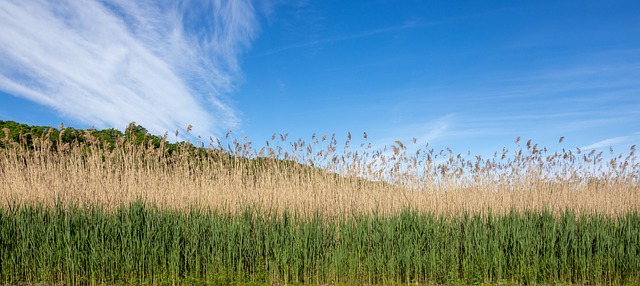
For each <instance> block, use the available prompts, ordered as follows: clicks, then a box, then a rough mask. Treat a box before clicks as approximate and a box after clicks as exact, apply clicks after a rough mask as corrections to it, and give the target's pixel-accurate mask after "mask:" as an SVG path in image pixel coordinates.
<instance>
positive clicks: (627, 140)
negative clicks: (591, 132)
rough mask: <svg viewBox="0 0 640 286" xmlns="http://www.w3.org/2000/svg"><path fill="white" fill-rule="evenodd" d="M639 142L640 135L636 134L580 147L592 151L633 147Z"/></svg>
mask: <svg viewBox="0 0 640 286" xmlns="http://www.w3.org/2000/svg"><path fill="white" fill-rule="evenodd" d="M638 141H640V133H634V134H631V135H627V136H619V137H613V138H607V139H604V140H601V141H598V142H595V143H593V144H590V145H587V146H582V147H580V149H582V150H591V149H600V148H608V147H612V146H616V145H631V144H635V143H638Z"/></svg>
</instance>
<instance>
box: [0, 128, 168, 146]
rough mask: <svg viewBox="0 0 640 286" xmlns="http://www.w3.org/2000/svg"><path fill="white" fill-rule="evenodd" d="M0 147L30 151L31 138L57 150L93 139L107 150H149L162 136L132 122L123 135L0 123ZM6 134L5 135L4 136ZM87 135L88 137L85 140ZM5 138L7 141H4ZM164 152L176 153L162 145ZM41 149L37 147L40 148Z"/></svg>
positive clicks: (158, 142) (101, 131) (105, 130)
mask: <svg viewBox="0 0 640 286" xmlns="http://www.w3.org/2000/svg"><path fill="white" fill-rule="evenodd" d="M0 131H2V132H0V148H4V147H5V144H7V142H17V143H19V144H22V145H24V146H25V147H27V148H34V139H36V138H37V139H41V140H49V141H50V143H51V144H50V146H51V148H52V149H54V150H55V149H57V148H58V146H60V144H69V145H70V144H82V143H85V142H87V141H89V140H90V139H94V140H97V142H96V143H98V144H100V145H101V146H105V147H107V148H109V149H113V148H115V147H116V144H117V143H118V141H119V140H121V139H122V140H124V141H128V142H131V143H133V144H134V145H138V146H140V145H145V144H146V145H145V146H148V147H153V148H160V145H161V142H162V141H163V140H162V137H160V136H157V135H151V134H149V133H148V132H147V129H145V128H144V127H142V126H140V125H136V124H135V123H131V124H130V125H129V126H128V127H127V129H126V130H125V133H122V132H120V131H119V130H116V129H104V130H95V129H86V130H85V129H74V128H70V127H62V126H61V129H60V130H58V129H56V128H53V127H46V126H31V125H27V124H20V123H17V122H13V121H2V120H0ZM7 135H8V136H7ZM88 136H90V137H91V138H88ZM7 137H8V138H7ZM164 144H165V146H164V147H165V149H166V150H168V152H173V151H175V150H176V148H177V147H176V144H172V143H167V142H164ZM40 146H41V145H40Z"/></svg>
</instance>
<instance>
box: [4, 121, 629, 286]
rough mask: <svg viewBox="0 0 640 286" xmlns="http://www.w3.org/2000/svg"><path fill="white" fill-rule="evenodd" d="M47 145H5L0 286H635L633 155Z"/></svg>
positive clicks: (334, 145)
mask: <svg viewBox="0 0 640 286" xmlns="http://www.w3.org/2000/svg"><path fill="white" fill-rule="evenodd" d="M52 130H53V129H48V131H47V133H44V134H30V133H29V131H23V133H22V134H19V135H18V136H16V134H11V132H10V130H9V129H4V132H3V133H4V134H0V147H1V148H0V181H1V182H2V184H0V198H1V199H2V201H0V231H1V236H0V251H1V253H0V259H2V262H0V267H1V269H0V283H23V282H26V283H36V282H48V283H57V282H61V283H65V284H113V283H125V284H138V283H154V284H157V283H164V284H202V283H204V284H208V283H211V284H229V283H257V284H287V283H304V284H335V283H348V284H407V283H425V284H433V283H437V284H449V283H462V284H477V283H497V284H501V283H507V284H508V283H515V284H520V283H524V284H537V283H569V284H573V283H577V284H586V283H588V284H611V283H614V284H624V283H631V282H635V283H638V282H639V281H640V247H639V245H640V212H639V210H640V186H639V183H640V162H638V161H637V158H636V155H635V154H634V153H635V147H633V148H632V150H629V152H628V153H626V154H614V153H613V150H612V151H611V152H609V153H607V154H603V153H596V152H595V151H589V152H582V150H579V149H577V148H572V149H562V147H558V148H559V149H562V151H549V150H547V149H546V148H542V147H539V146H537V145H536V144H533V143H532V142H531V141H528V142H526V143H525V142H522V141H520V140H519V139H518V140H516V143H515V144H514V145H515V146H516V148H515V150H508V149H506V148H505V149H503V150H501V151H499V152H496V154H495V155H494V156H492V157H490V158H482V157H479V156H471V155H470V154H456V153H454V152H453V151H452V150H450V149H447V150H440V151H437V150H433V149H428V146H416V145H415V144H410V143H404V142H399V141H397V142H396V143H395V144H394V145H391V146H388V147H387V148H386V149H383V150H373V149H372V148H371V147H369V146H368V143H367V138H366V134H365V135H364V136H363V138H360V139H355V138H353V140H352V136H351V134H349V136H348V140H347V141H346V142H344V143H340V144H339V143H338V142H337V140H336V139H335V137H333V136H326V135H323V136H315V135H314V136H312V137H311V138H310V139H309V142H305V141H304V140H302V139H300V140H297V141H288V140H287V138H286V137H287V136H286V135H279V136H276V135H274V137H273V138H272V139H271V140H270V141H268V142H267V146H266V147H264V148H261V149H258V150H254V149H253V148H252V143H251V142H248V141H246V140H236V139H234V138H233V136H232V135H228V136H227V137H226V138H223V140H222V141H223V142H219V141H216V140H213V139H211V140H210V144H202V146H200V147H196V146H194V145H192V144H189V143H184V142H182V143H178V144H169V143H167V142H166V141H165V140H164V139H163V140H159V139H158V140H155V141H153V140H149V142H148V143H147V142H144V140H137V139H136V138H135V136H132V137H128V138H120V137H118V138H115V140H114V141H113V142H111V143H110V144H107V143H105V142H104V141H103V140H101V139H100V138H98V137H97V136H94V133H93V132H92V131H86V132H85V133H84V135H83V136H82V137H73V138H75V139H74V140H73V141H69V140H66V141H65V140H63V139H64V137H65V136H66V135H65V131H64V130H61V131H60V132H57V130H55V131H56V132H57V133H53V131H52ZM52 134H56V136H57V138H58V139H59V140H52V137H56V136H53V135H52ZM74 136H75V135H74ZM16 138H17V139H16ZM53 139H55V138H53ZM138 139H140V138H138ZM165 139H166V136H165ZM560 141H562V140H560ZM559 144H561V143H559ZM195 145H197V143H196V144H195ZM352 145H354V146H355V147H354V146H352ZM520 146H522V147H520Z"/></svg>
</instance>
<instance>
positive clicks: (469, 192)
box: [0, 130, 640, 216]
mask: <svg viewBox="0 0 640 286" xmlns="http://www.w3.org/2000/svg"><path fill="white" fill-rule="evenodd" d="M63 134H64V130H63V132H60V135H59V136H60V137H62V136H63ZM86 137H87V138H86V140H83V141H82V142H75V143H64V144H63V143H60V142H61V141H62V140H60V141H58V142H57V144H55V145H54V146H52V145H53V143H52V141H51V140H49V137H48V136H46V134H45V135H43V136H40V137H35V138H31V139H30V144H31V145H29V146H27V145H26V144H25V142H19V141H18V142H15V141H11V140H9V139H7V138H10V136H8V134H7V135H6V136H4V137H2V138H0V140H3V141H2V142H4V143H3V145H4V146H6V147H5V148H3V149H2V150H0V181H2V182H3V183H2V184H1V185H0V195H1V197H2V202H0V204H3V205H5V206H6V205H8V204H12V203H18V204H25V203H43V204H44V205H53V204H54V203H55V202H58V201H62V202H63V203H65V202H69V203H76V204H78V203H79V204H93V205H100V206H103V207H105V208H106V209H109V208H112V207H117V206H119V205H121V204H128V203H130V202H132V201H135V200H138V199H141V200H143V201H145V202H148V203H152V204H154V205H157V206H160V207H166V208H172V209H189V208H190V207H191V206H198V207H206V208H213V209H221V210H225V211H230V212H236V211H239V210H244V208H245V207H246V206H248V205H249V206H259V207H260V208H262V209H269V210H273V211H284V210H288V211H295V212H296V213H299V214H303V215H313V214H315V213H316V212H321V213H323V214H325V215H327V216H339V215H343V214H347V215H353V214H367V213H372V212H373V211H377V212H379V213H382V214H393V213H395V212H398V211H401V210H404V209H406V208H410V209H413V210H417V211H419V212H430V213H435V214H440V215H451V214H458V213H460V212H470V213H478V212H486V211H488V210H489V209H490V210H491V211H492V212H493V213H494V214H506V213H509V212H510V211H512V210H517V211H542V210H549V211H551V212H552V213H554V214H560V213H562V212H564V211H566V210H572V211H575V212H576V213H583V212H586V213H598V214H606V215H612V216H616V215H621V214H622V215H624V214H626V213H628V212H630V211H637V210H638V208H639V207H640V187H639V183H640V162H639V161H637V158H636V155H635V146H634V147H632V150H630V152H629V153H628V154H624V155H623V154H613V152H611V153H610V154H603V153H602V152H600V153H596V152H595V151H590V152H588V153H583V152H581V150H580V149H577V148H575V149H571V150H565V149H563V150H562V152H557V151H553V152H551V151H548V150H547V149H546V148H539V147H538V146H537V145H536V144H532V143H531V141H529V142H527V143H526V144H525V143H524V142H519V139H518V140H516V144H522V145H524V146H523V148H517V149H516V150H514V151H510V150H508V149H506V148H504V149H503V150H502V151H500V152H496V153H495V155H494V156H493V157H491V158H482V157H480V156H470V155H464V156H463V155H461V154H456V153H453V152H452V150H451V149H447V150H441V151H434V150H433V149H426V148H425V147H424V146H423V148H419V147H420V146H415V145H408V144H407V145H405V144H403V143H402V142H400V141H397V142H396V143H395V144H394V145H391V146H389V147H385V149H382V150H373V149H371V147H370V146H368V143H366V133H365V136H364V137H365V138H363V140H362V142H360V143H359V147H356V148H354V147H352V146H351V145H352V144H357V143H353V141H352V140H351V134H349V136H348V140H347V141H346V142H345V143H344V144H338V142H337V140H336V139H335V136H331V137H328V136H326V135H324V136H321V137H320V136H318V137H316V136H315V135H314V136H312V137H311V141H310V142H304V141H303V140H297V141H292V142H290V141H287V138H286V137H287V136H286V135H280V136H276V135H274V136H273V137H272V140H271V141H267V142H266V147H264V148H261V149H259V150H254V149H252V143H251V142H248V141H240V142H239V141H238V140H235V139H232V138H231V136H230V135H229V134H227V138H226V141H227V142H226V143H221V142H220V141H217V142H216V141H214V140H213V139H212V140H211V142H210V144H209V146H208V148H207V147H204V144H202V143H200V144H202V146H201V147H202V148H196V147H195V146H194V145H192V144H190V143H186V142H181V143H178V144H177V146H178V148H176V150H174V152H167V148H166V147H165V144H166V143H165V141H163V142H162V143H161V144H160V146H154V145H148V144H134V143H132V142H133V140H124V139H123V138H119V140H118V141H117V142H116V146H112V148H105V146H104V144H102V143H101V142H100V141H98V140H95V139H92V137H91V134H90V133H89V132H87V135H86ZM278 137H279V138H278ZM20 138H26V136H23V137H20ZM165 139H166V135H165ZM414 141H415V140H414ZM560 141H562V140H560ZM0 143H1V142H0ZM196 145H197V144H196ZM516 146H519V145H516ZM525 146H526V147H525ZM612 151H613V150H612Z"/></svg>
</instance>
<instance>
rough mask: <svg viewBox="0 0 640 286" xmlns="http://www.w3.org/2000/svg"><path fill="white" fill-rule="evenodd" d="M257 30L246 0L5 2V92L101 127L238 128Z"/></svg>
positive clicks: (0, 67)
mask: <svg viewBox="0 0 640 286" xmlns="http://www.w3.org/2000/svg"><path fill="white" fill-rule="evenodd" d="M256 30H257V22H256V19H255V13H254V10H253V7H252V6H251V3H250V2H248V1H240V0H233V1H206V2H205V1H195V2H194V1H152V0H148V1H147V0H142V1H127V0H113V1H70V0H69V1H10V0H9V1H2V2H0V89H1V90H3V91H5V92H8V93H11V94H13V95H16V96H20V97H24V98H26V99H29V100H31V101H34V102H37V103H40V104H43V105H46V106H49V107H52V108H54V109H55V110H57V111H59V112H60V113H61V114H62V115H63V116H65V117H67V118H70V119H73V120H77V121H80V122H84V123H86V124H90V125H95V126H96V127H117V128H124V127H125V126H126V125H127V124H128V123H129V122H131V121H136V122H137V123H138V124H141V125H143V126H145V127H147V129H149V130H150V131H152V132H154V133H163V132H165V131H169V130H175V129H176V128H185V127H186V126H187V125H189V124H192V125H193V126H194V132H196V134H202V135H207V134H215V133H217V132H220V131H221V130H223V129H227V128H233V127H235V126H237V125H238V124H239V119H238V117H237V112H236V111H235V110H234V108H233V107H232V106H231V105H229V104H228V103H227V102H228V100H225V94H228V92H229V91H231V90H233V87H234V82H235V81H236V80H237V78H238V77H239V76H240V69H239V65H238V57H239V55H240V54H241V53H242V51H244V50H245V49H246V48H248V47H249V44H250V41H251V40H252V39H253V37H254V35H255V33H256Z"/></svg>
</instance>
